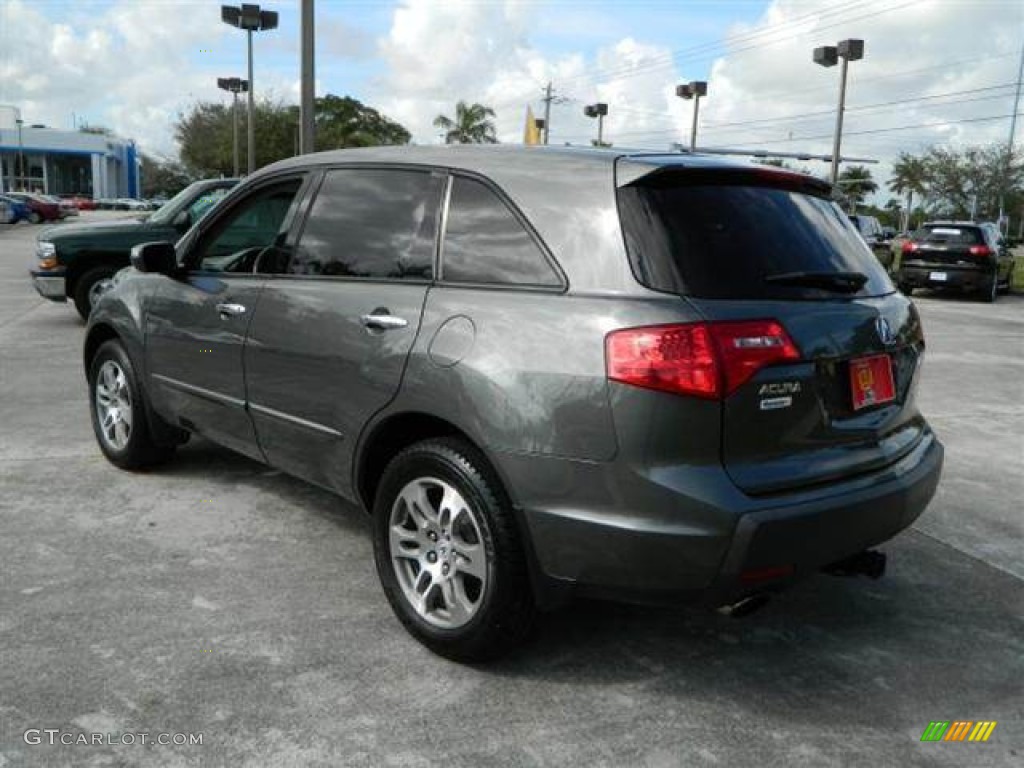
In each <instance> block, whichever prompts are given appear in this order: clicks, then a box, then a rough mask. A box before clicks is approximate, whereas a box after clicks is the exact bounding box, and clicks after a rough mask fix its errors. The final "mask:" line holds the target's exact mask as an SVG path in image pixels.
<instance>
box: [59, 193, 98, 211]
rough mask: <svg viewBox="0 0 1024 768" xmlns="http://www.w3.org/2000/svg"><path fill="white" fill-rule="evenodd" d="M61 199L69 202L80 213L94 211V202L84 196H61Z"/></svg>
mask: <svg viewBox="0 0 1024 768" xmlns="http://www.w3.org/2000/svg"><path fill="white" fill-rule="evenodd" d="M61 198H63V199H64V200H67V201H69V202H70V203H71V204H72V205H73V206H75V208H77V209H78V210H80V211H95V210H96V201H95V200H93V199H92V198H91V197H87V196H86V195H61Z"/></svg>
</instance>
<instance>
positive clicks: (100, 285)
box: [89, 277, 114, 309]
mask: <svg viewBox="0 0 1024 768" xmlns="http://www.w3.org/2000/svg"><path fill="white" fill-rule="evenodd" d="M113 285H114V281H113V280H112V279H111V278H109V277H104V278H101V279H99V280H97V281H96V282H94V283H93V284H92V285H90V286H89V308H90V309H91V308H92V307H95V306H96V302H97V301H99V300H100V296H102V295H103V294H104V293H106V292H107V291H109V290H110V289H111V287H113Z"/></svg>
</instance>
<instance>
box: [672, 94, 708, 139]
mask: <svg viewBox="0 0 1024 768" xmlns="http://www.w3.org/2000/svg"><path fill="white" fill-rule="evenodd" d="M707 95H708V84H707V82H705V81H704V80H691V81H690V82H688V83H684V84H682V85H677V86H676V96H678V97H679V98H681V99H693V127H692V128H690V151H691V152H693V151H695V150H696V149H697V113H698V112H699V111H700V97H701V96H707Z"/></svg>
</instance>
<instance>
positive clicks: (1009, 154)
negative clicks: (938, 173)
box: [999, 43, 1024, 234]
mask: <svg viewBox="0 0 1024 768" xmlns="http://www.w3.org/2000/svg"><path fill="white" fill-rule="evenodd" d="M1022 75H1024V43H1022V44H1021V46H1020V64H1018V65H1017V91H1016V93H1015V94H1014V96H1013V114H1011V115H1010V140H1009V141H1007V142H1006V172H1007V174H1009V171H1010V163H1012V162H1013V143H1014V141H1015V140H1016V136H1017V112H1018V111H1019V110H1020V81H1021V76H1022ZM1003 202H1004V200H1003V193H1002V192H1000V193H999V226H1000V228H1002V227H1003V219H1004V216H1005V213H1004V210H1003ZM1009 229H1010V224H1009V222H1006V228H1005V230H1004V234H1005V232H1008V231H1009Z"/></svg>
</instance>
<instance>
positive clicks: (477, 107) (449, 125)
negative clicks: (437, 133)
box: [434, 101, 498, 144]
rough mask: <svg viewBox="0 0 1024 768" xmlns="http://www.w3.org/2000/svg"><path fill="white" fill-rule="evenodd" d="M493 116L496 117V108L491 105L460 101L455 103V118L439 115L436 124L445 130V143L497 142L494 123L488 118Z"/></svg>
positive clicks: (435, 120) (435, 119)
mask: <svg viewBox="0 0 1024 768" xmlns="http://www.w3.org/2000/svg"><path fill="white" fill-rule="evenodd" d="M491 117H494V110H493V109H491V108H490V107H485V106H484V105H483V104H477V103H473V104H467V103H466V102H464V101H460V102H459V103H458V104H456V105H455V119H454V120H453V119H452V118H450V117H448V116H447V115H438V116H437V117H435V118H434V126H435V127H436V128H440V129H441V130H442V131H444V132H445V135H444V142H445V144H497V143H498V139H497V137H496V136H495V135H494V123H493V122H492V121H491V120H489V119H488V118H491Z"/></svg>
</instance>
